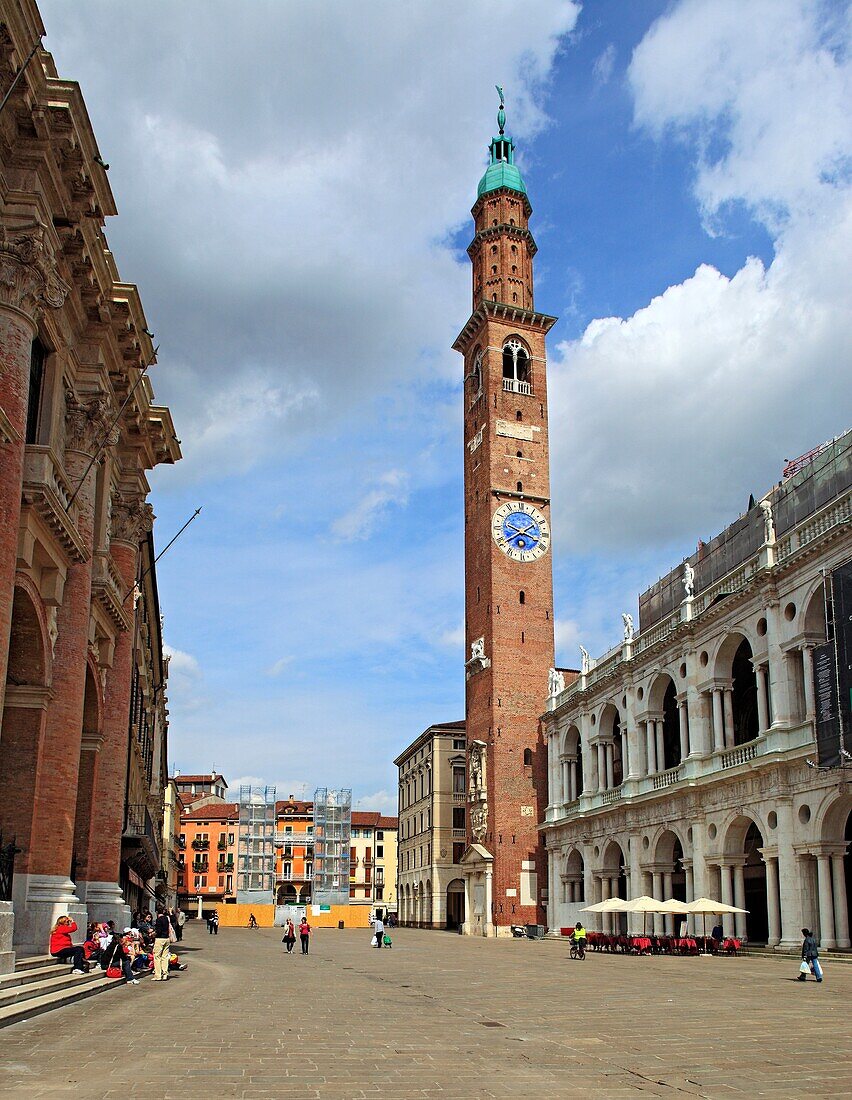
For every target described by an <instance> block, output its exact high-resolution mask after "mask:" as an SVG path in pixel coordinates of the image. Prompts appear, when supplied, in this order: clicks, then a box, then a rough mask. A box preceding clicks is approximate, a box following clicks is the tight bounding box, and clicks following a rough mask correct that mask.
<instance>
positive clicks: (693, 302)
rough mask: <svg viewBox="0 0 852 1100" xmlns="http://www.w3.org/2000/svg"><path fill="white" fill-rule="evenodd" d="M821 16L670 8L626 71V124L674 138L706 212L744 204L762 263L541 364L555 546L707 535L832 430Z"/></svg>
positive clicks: (833, 208) (828, 94) (842, 377)
mask: <svg viewBox="0 0 852 1100" xmlns="http://www.w3.org/2000/svg"><path fill="white" fill-rule="evenodd" d="M824 15H825V9H824V8H822V7H821V6H819V5H815V4H812V3H806V2H804V0H802V2H795V0H783V2H781V0H779V2H775V0H772V2H771V3H770V2H767V3H760V2H757V3H754V4H748V5H742V4H737V3H733V2H731V3H728V2H725V0H720V2H715V0H714V2H713V3H708V2H706V0H686V2H683V3H680V4H678V5H676V6H675V7H674V8H673V9H672V10H671V11H670V12H669V13H668V14H667V15H665V16H663V17H662V18H661V19H660V20H659V21H658V22H657V23H656V24H655V25H654V26H653V27H652V28H651V30H650V31H649V32H648V34H647V35H646V37H645V39H644V40H643V41H642V43H640V45H639V46H638V48H637V50H636V52H635V54H634V57H633V60H632V62H631V66H630V70H629V78H630V84H631V87H632V90H633V95H634V98H635V104H636V121H637V124H638V125H639V126H641V127H644V128H646V129H647V130H649V131H651V132H652V133H654V134H656V135H658V136H662V135H664V134H666V133H668V132H670V131H672V130H673V131H675V132H676V133H677V134H678V136H679V137H680V138H681V139H682V140H683V141H684V142H686V143H687V144H688V145H689V147H690V148H691V149H692V150H693V152H694V156H695V194H696V198H697V201H698V202H699V204H700V206H701V209H702V211H703V213H704V215H705V216H706V217H707V218H719V217H721V216H722V214H723V211H724V208H725V207H726V205H727V204H730V203H733V202H736V203H738V204H740V205H741V206H742V207H743V208H745V209H746V210H748V211H749V212H750V213H751V214H752V216H753V217H754V218H756V219H758V220H759V221H761V222H762V223H763V224H764V225H765V226H766V228H767V229H768V230H769V232H770V233H772V235H773V239H774V244H775V257H774V259H773V260H772V262H771V264H769V266H768V267H765V266H764V264H763V263H762V262H761V261H760V260H759V259H756V258H751V259H749V260H748V261H747V262H746V263H745V264H744V265H743V267H742V268H741V269H740V270H739V271H737V272H736V273H735V274H734V275H733V276H731V277H728V276H727V275H724V274H722V273H720V272H719V271H717V270H715V269H714V268H712V267H709V266H706V265H702V266H701V267H699V268H698V270H697V271H696V272H695V274H694V275H693V276H691V277H690V278H688V279H686V280H685V281H684V282H683V283H680V284H677V285H674V286H670V287H668V288H667V289H665V290H664V291H663V292H662V293H660V294H659V295H658V296H657V297H656V298H654V300H653V301H651V302H650V303H649V304H648V305H647V306H646V307H645V308H643V309H640V310H638V311H637V312H636V313H635V314H634V315H633V316H631V317H627V318H619V317H611V318H602V319H599V320H595V321H593V322H592V323H591V324H589V325H588V327H587V328H586V331H585V332H584V333H583V335H582V337H581V338H580V339H578V340H576V341H572V342H567V343H563V344H562V345H561V346H559V347H558V348H557V349H556V355H555V357H554V365H553V371H552V378H551V394H552V404H551V416H552V418H553V432H552V440H553V450H554V455H553V466H554V472H555V478H554V480H555V482H556V488H555V490H554V499H555V500H556V501H557V502H558V501H559V500H560V499H561V500H565V501H569V502H570V505H569V506H568V507H565V508H563V509H561V510H559V511H558V512H557V514H556V516H555V523H554V526H555V530H556V534H557V537H560V536H561V537H563V538H564V539H565V540H566V543H567V545H568V546H569V547H573V548H580V549H583V550H592V549H595V548H601V547H608V548H614V549H615V548H617V549H619V550H620V551H623V552H628V551H629V550H630V548H631V547H637V546H650V545H663V544H665V543H668V542H671V541H672V540H676V539H683V538H684V537H685V536H686V535H687V534H690V535H692V537H695V538H697V537H698V536H704V537H707V536H708V535H712V534H713V533H715V531H716V530H717V529H718V528H719V527H720V526H721V525H722V524H724V523H725V522H728V521H729V520H730V519H731V518H732V514H731V513H732V503H733V501H734V500H736V501H737V502H739V503H741V505H742V507H743V508H744V506H745V502H746V500H747V496H748V493H749V491H751V490H752V489H753V490H756V491H757V490H762V489H765V488H766V487H767V486H768V485H769V484H771V483H772V482H773V481H774V480H776V479H777V478H778V476H780V469H781V465H782V464H783V460H784V458H786V457H789V456H790V455H794V454H796V453H801V452H803V451H805V450H807V449H808V448H809V447H810V446H813V445H815V444H817V443H819V442H821V441H822V440H823V439H824V438H826V437H830V436H832V435H834V434H837V433H838V432H839V431H842V430H843V429H844V428H846V427H848V422H847V420H848V415H849V401H848V396H849V388H848V348H849V346H850V342H852V310H850V304H852V302H851V301H850V297H852V296H850V284H849V278H848V257H849V255H850V249H852V199H850V189H849V176H848V164H849V153H850V150H852V142H850V131H849V121H848V114H849V113H848V110H845V109H844V108H843V107H842V104H843V102H844V99H845V102H846V104H847V105H848V102H849V83H850V67H849V61H848V60H847V58H848V52H844V50H843V49H842V48H841V46H842V45H843V44H844V43H841V42H840V41H839V38H838V36H839V34H840V28H839V27H838V26H836V25H833V24H832V25H831V26H829V25H827V24H826V23H825V22H824ZM847 35H848V31H847ZM848 44H849V43H848V41H846V42H845V45H847V46H848ZM844 157H845V158H846V160H845V161H844ZM844 164H845V166H846V167H845V169H844ZM569 428H570V430H568V429H569ZM732 490H733V492H734V494H735V495H734V496H733V498H732Z"/></svg>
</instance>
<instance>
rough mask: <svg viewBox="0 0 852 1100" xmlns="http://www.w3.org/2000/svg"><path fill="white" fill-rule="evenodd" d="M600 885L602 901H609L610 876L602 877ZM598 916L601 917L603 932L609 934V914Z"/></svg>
mask: <svg viewBox="0 0 852 1100" xmlns="http://www.w3.org/2000/svg"><path fill="white" fill-rule="evenodd" d="M600 884H601V901H607V899H608V898H609V897H610V892H609V876H608V875H601V877H600ZM598 915H599V916H600V919H601V923H600V929H601V932H609V913H600V914H598Z"/></svg>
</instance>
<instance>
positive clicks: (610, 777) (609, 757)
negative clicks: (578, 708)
mask: <svg viewBox="0 0 852 1100" xmlns="http://www.w3.org/2000/svg"><path fill="white" fill-rule="evenodd" d="M600 731H601V737H602V738H603V739H604V745H605V753H606V756H605V760H606V776H605V783H604V786H605V787H606V788H607V789H609V788H611V787H620V786H621V784H622V783H623V782H624V759H623V754H622V751H621V715H620V714H619V713H618V708H617V707H616V706H615V704H613V703H607V705H606V706H605V707H604V709H603V711H602V712H601V717H600Z"/></svg>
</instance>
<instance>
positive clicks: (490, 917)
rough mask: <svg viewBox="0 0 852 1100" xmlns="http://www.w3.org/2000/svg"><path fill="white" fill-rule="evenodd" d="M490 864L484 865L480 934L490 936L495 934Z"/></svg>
mask: <svg viewBox="0 0 852 1100" xmlns="http://www.w3.org/2000/svg"><path fill="white" fill-rule="evenodd" d="M492 887H493V883H492V874H491V864H490V863H488V864H486V866H485V913H484V914H483V916H484V920H483V922H482V934H483V935H484V936H492V935H496V934H497V930H496V928H495V927H494V892H493V888H492Z"/></svg>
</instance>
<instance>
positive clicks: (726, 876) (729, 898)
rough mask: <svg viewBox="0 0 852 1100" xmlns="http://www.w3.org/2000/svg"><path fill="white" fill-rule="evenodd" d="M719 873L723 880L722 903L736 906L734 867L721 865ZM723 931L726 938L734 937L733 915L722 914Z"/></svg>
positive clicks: (728, 864)
mask: <svg viewBox="0 0 852 1100" xmlns="http://www.w3.org/2000/svg"><path fill="white" fill-rule="evenodd" d="M719 871H720V874H721V879H722V902H723V904H725V905H735V904H736V903H735V901H734V875H733V867H731V865H730V863H727V862H722V863H720V864H719ZM722 931H723V932H724V934H725V935H726V936H733V935H734V914H733V913H723V914H722Z"/></svg>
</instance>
